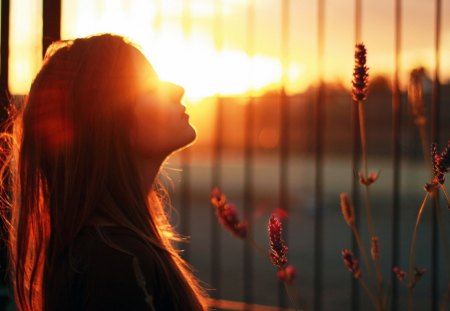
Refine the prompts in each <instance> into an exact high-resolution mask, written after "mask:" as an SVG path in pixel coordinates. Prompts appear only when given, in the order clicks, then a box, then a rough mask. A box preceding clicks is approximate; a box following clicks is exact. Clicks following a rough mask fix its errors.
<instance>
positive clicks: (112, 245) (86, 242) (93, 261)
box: [72, 226, 165, 310]
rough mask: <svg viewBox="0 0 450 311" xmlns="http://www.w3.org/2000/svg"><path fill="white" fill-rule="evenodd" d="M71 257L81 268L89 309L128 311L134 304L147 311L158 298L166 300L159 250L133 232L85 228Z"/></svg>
mask: <svg viewBox="0 0 450 311" xmlns="http://www.w3.org/2000/svg"><path fill="white" fill-rule="evenodd" d="M72 257H73V258H74V259H75V261H77V260H78V262H79V263H80V266H81V267H82V269H80V271H79V279H80V282H81V283H82V285H83V286H82V288H83V291H84V293H83V294H82V296H83V297H85V301H84V304H85V307H86V308H88V309H103V308H110V307H111V308H113V309H117V308H118V307H120V306H124V307H125V306H126V308H127V309H128V308H129V307H130V303H134V304H135V305H133V304H132V306H133V308H135V309H136V310H140V309H141V307H142V309H145V308H147V310H148V308H149V305H151V304H152V303H153V302H152V301H153V297H154V296H155V295H156V296H158V297H161V296H165V293H161V288H162V287H161V286H160V285H161V283H162V280H161V279H160V278H161V275H160V273H158V270H160V268H161V267H160V264H159V263H158V262H159V260H157V253H156V250H155V249H154V248H152V247H151V246H149V245H148V243H145V241H144V240H143V239H142V238H141V237H139V236H138V235H137V234H136V233H135V232H134V231H132V230H131V229H128V228H125V227H119V226H101V228H99V227H94V226H85V227H83V229H82V230H81V231H80V233H79V235H78V236H77V238H76V240H75V241H74V244H73V253H72ZM119 309H120V308H119ZM133 310H134V309H133Z"/></svg>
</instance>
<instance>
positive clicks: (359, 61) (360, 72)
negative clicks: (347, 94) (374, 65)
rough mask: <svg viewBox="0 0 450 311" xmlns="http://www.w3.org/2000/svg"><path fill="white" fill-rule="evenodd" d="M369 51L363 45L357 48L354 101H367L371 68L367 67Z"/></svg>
mask: <svg viewBox="0 0 450 311" xmlns="http://www.w3.org/2000/svg"><path fill="white" fill-rule="evenodd" d="M366 55H367V50H366V47H365V46H364V44H363V43H359V44H357V45H356V46H355V68H354V70H353V81H352V85H353V88H352V93H353V100H354V101H363V100H364V99H366V94H367V84H368V81H369V74H368V71H369V68H367V66H366Z"/></svg>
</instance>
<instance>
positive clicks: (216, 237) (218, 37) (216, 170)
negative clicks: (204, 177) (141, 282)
mask: <svg viewBox="0 0 450 311" xmlns="http://www.w3.org/2000/svg"><path fill="white" fill-rule="evenodd" d="M214 4H215V5H214V10H215V18H214V43H215V48H216V51H217V52H218V51H220V50H221V49H222V45H223V34H222V1H221V0H215V2H214ZM215 99H216V121H215V122H216V124H215V125H216V128H215V139H214V155H213V172H212V182H213V186H217V187H220V185H221V177H222V176H221V166H222V149H223V103H222V100H221V98H220V95H219V92H218V91H217V95H216V98H215ZM220 256H221V240H220V231H219V226H218V222H217V219H216V215H215V213H214V211H213V210H211V284H212V285H213V286H214V287H215V289H216V290H215V291H214V292H213V294H212V296H213V297H214V298H220V295H221V275H220V272H221V269H220V266H221V260H220Z"/></svg>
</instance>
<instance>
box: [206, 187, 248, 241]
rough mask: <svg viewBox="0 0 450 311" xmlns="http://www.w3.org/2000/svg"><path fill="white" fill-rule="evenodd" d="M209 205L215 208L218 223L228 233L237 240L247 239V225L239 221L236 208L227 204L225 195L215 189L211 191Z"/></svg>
mask: <svg viewBox="0 0 450 311" xmlns="http://www.w3.org/2000/svg"><path fill="white" fill-rule="evenodd" d="M211 204H212V205H213V206H214V207H215V208H216V215H217V218H218V219H219V222H220V223H221V224H222V225H223V226H224V227H225V228H226V229H227V230H228V231H230V232H231V233H232V234H233V235H234V236H236V237H238V238H242V239H245V238H246V237H247V233H248V226H247V223H245V222H240V221H239V215H238V212H237V211H236V207H235V206H234V205H233V204H230V203H228V201H227V199H226V197H225V195H224V194H223V193H222V191H221V190H220V189H219V188H217V187H216V188H214V189H213V190H212V191H211Z"/></svg>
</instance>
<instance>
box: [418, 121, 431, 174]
mask: <svg viewBox="0 0 450 311" xmlns="http://www.w3.org/2000/svg"><path fill="white" fill-rule="evenodd" d="M417 127H418V128H419V135H420V142H421V145H422V152H423V160H424V161H425V167H426V168H427V170H428V171H429V172H430V176H431V177H432V176H433V165H432V164H431V159H430V143H429V142H428V136H427V129H426V126H425V124H422V125H418V126H417Z"/></svg>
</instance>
